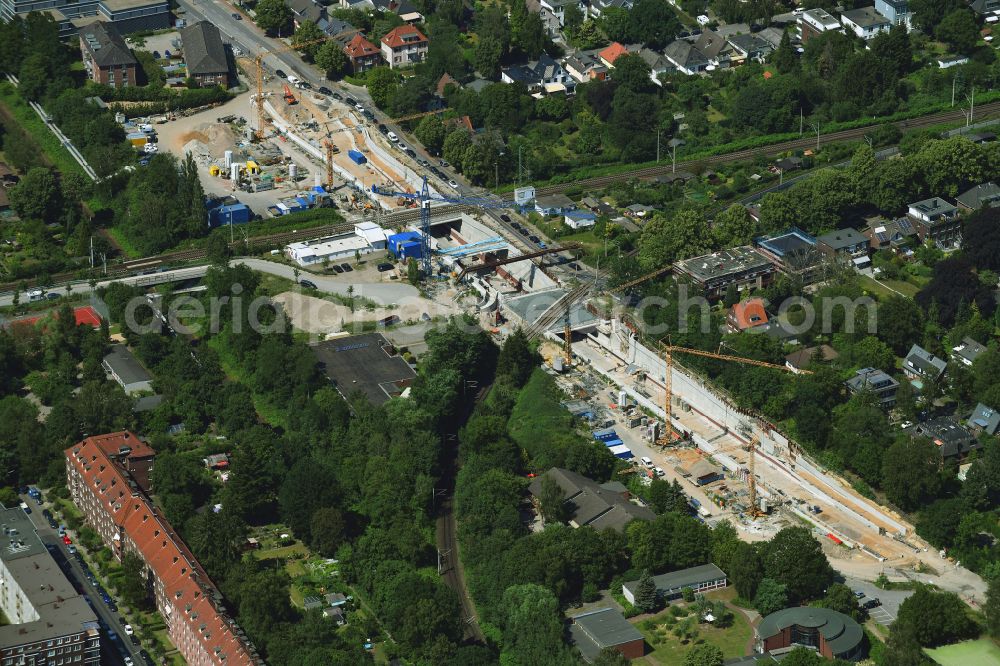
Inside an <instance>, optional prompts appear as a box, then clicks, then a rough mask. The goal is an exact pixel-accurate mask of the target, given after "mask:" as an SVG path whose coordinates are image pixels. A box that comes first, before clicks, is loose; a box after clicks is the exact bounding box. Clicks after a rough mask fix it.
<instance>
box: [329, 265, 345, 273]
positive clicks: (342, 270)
mask: <svg viewBox="0 0 1000 666" xmlns="http://www.w3.org/2000/svg"><path fill="white" fill-rule="evenodd" d="M330 268H332V269H333V272H334V273H336V274H337V275H340V274H341V273H343V272H344V269H343V268H341V267H340V266H338V265H337V264H334V265H332V266H330Z"/></svg>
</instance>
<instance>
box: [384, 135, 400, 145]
mask: <svg viewBox="0 0 1000 666" xmlns="http://www.w3.org/2000/svg"><path fill="white" fill-rule="evenodd" d="M385 136H386V138H388V139H389V141H392V142H393V143H395V142H397V141H399V137H398V136H396V133H395V132H389V133H388V134H386V135H385Z"/></svg>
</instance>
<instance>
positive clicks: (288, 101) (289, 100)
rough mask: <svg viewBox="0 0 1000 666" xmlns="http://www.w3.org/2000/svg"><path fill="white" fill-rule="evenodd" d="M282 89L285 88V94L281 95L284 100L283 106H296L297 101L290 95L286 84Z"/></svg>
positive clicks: (290, 92)
mask: <svg viewBox="0 0 1000 666" xmlns="http://www.w3.org/2000/svg"><path fill="white" fill-rule="evenodd" d="M284 88H285V94H284V95H283V97H284V98H285V104H287V105H289V106H291V105H292V104H298V103H299V101H298V100H297V99H295V95H293V94H292V89H291V88H289V87H288V84H287V83H286V84H285V85H284Z"/></svg>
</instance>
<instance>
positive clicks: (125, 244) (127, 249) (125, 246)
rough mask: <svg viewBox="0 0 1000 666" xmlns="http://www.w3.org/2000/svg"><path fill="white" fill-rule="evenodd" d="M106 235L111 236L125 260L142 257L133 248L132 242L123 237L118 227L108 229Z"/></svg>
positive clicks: (123, 234)
mask: <svg viewBox="0 0 1000 666" xmlns="http://www.w3.org/2000/svg"><path fill="white" fill-rule="evenodd" d="M108 235H109V236H111V237H112V238H113V239H114V241H115V243H117V244H118V247H120V248H121V250H122V254H124V255H125V258H126V259H134V258H136V257H141V256H142V253H140V252H139V250H137V249H135V246H134V245H132V241H130V240H129V239H128V238H127V237H126V236H125V233H124V232H123V231H122V230H121V229H120V228H119V227H111V228H109V229H108Z"/></svg>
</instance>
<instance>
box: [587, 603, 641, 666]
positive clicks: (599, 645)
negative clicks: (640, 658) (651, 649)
mask: <svg viewBox="0 0 1000 666" xmlns="http://www.w3.org/2000/svg"><path fill="white" fill-rule="evenodd" d="M570 619H571V620H572V621H573V624H572V625H571V626H570V634H571V636H572V639H573V644H574V645H576V646H577V648H579V650H580V653H581V654H583V656H584V657H585V658H587V659H588V660H592V659H594V658H595V657H596V656H597V654H598V653H600V651H601V650H602V649H604V648H606V647H614V646H615V645H622V644H623V643H631V642H632V641H641V640H642V634H641V633H639V630H638V629H636V628H635V627H634V626H632V624H631V623H630V622H629V621H628V620H626V619H625V616H624V615H622V614H621V613H620V612H619V611H617V610H615V609H613V608H598V609H597V610H593V611H590V612H589V613H583V614H582V615H577V616H575V617H572V618H570Z"/></svg>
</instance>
